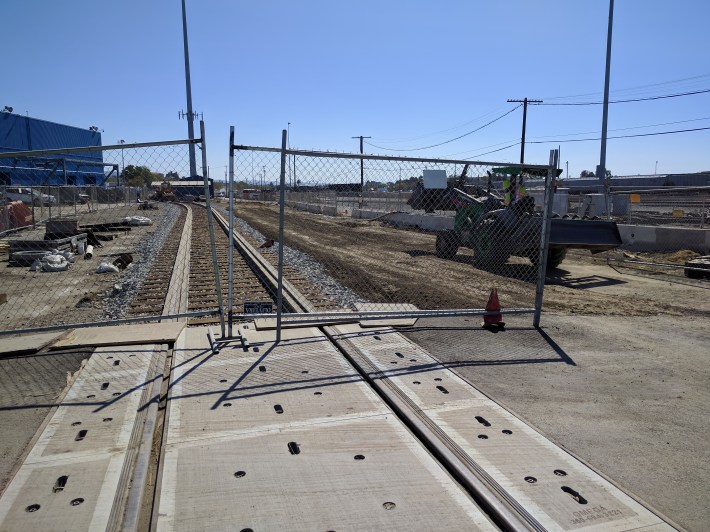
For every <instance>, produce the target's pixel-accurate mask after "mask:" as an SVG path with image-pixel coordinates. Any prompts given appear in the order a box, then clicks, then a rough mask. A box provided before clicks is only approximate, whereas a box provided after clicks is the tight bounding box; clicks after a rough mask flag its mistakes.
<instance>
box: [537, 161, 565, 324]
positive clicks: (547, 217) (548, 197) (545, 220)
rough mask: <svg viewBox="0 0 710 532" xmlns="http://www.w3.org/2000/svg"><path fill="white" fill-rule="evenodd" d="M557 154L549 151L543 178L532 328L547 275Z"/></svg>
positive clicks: (540, 311)
mask: <svg viewBox="0 0 710 532" xmlns="http://www.w3.org/2000/svg"><path fill="white" fill-rule="evenodd" d="M558 158H559V152H558V151H557V150H550V167H549V169H548V171H547V177H546V178H545V200H544V202H543V211H542V227H541V230H540V255H539V260H538V263H539V265H538V272H537V288H536V291H535V314H534V317H533V326H534V327H536V328H537V327H539V326H540V314H541V313H542V296H543V292H544V291H545V276H546V274H547V255H548V250H549V241H550V222H551V221H552V179H553V175H554V177H555V178H556V177H557V161H558Z"/></svg>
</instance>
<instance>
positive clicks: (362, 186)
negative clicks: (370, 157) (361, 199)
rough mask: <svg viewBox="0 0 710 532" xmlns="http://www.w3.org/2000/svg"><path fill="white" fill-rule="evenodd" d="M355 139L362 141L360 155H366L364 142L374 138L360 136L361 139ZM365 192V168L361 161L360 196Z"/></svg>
mask: <svg viewBox="0 0 710 532" xmlns="http://www.w3.org/2000/svg"><path fill="white" fill-rule="evenodd" d="M352 138H354V139H360V154H361V155H362V154H363V153H365V152H364V151H363V150H364V148H363V140H364V139H371V138H372V137H364V136H362V135H360V136H359V137H352ZM364 191H365V166H364V165H363V160H362V159H360V195H362V194H363V192H364Z"/></svg>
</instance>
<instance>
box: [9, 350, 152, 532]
mask: <svg viewBox="0 0 710 532" xmlns="http://www.w3.org/2000/svg"><path fill="white" fill-rule="evenodd" d="M165 355H166V352H165V350H162V349H160V348H159V346H154V345H145V346H135V347H131V348H126V349H120V348H115V347H111V348H109V347H105V348H99V349H97V350H96V351H95V352H94V354H93V355H92V356H91V358H90V359H89V361H88V362H87V364H86V365H85V366H84V367H83V368H82V369H81V370H80V373H79V375H78V377H77V378H76V380H75V381H74V383H73V385H72V387H71V388H70V390H69V391H68V392H67V394H66V396H65V398H64V400H63V401H62V403H61V404H60V405H59V406H58V407H57V409H56V411H55V412H54V414H53V416H52V418H51V419H50V420H49V422H48V423H47V425H46V426H45V427H44V430H43V431H42V433H41V434H40V435H39V438H38V439H37V442H36V444H35V445H34V447H33V448H32V449H31V450H30V452H29V454H28V455H27V457H26V459H25V461H24V463H23V464H22V466H21V467H20V469H19V470H18V472H17V474H16V475H15V477H14V478H13V479H12V481H11V482H10V484H9V485H8V487H7V489H6V490H5V492H4V493H3V496H2V498H0V530H3V531H5V530H9V531H11V530H107V529H112V528H113V527H117V526H120V522H121V519H122V515H123V509H124V508H123V504H124V502H125V497H126V495H127V493H128V489H129V481H130V478H131V475H132V470H133V464H134V459H135V456H136V453H137V451H138V443H139V441H140V438H141V436H142V428H143V424H144V422H145V416H146V409H145V408H144V407H145V406H146V405H147V404H148V403H149V402H150V401H151V399H152V397H151V395H150V394H151V388H152V386H151V383H152V382H153V380H154V378H156V375H159V374H162V371H163V367H164V363H165Z"/></svg>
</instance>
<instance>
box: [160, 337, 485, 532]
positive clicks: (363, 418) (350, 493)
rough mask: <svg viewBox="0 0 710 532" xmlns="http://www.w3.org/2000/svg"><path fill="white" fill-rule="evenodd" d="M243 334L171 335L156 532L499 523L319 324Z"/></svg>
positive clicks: (411, 527) (420, 527)
mask: <svg viewBox="0 0 710 532" xmlns="http://www.w3.org/2000/svg"><path fill="white" fill-rule="evenodd" d="M240 332H241V333H243V338H244V344H242V343H241V342H238V341H235V342H232V343H229V344H227V345H223V346H222V348H221V350H220V352H219V353H218V354H213V353H211V350H210V347H209V343H208V340H207V335H206V330H205V329H188V330H186V331H185V333H184V334H183V335H182V336H181V337H180V339H179V340H178V342H177V345H176V349H175V353H174V357H175V359H174V370H173V373H172V375H171V383H170V395H169V402H168V408H169V413H168V428H167V441H166V445H165V452H164V455H163V471H162V478H161V487H160V497H159V500H158V502H157V513H158V519H157V528H158V529H159V530H202V529H210V530H243V529H253V530H275V529H289V530H355V529H369V530H392V529H407V530H425V529H429V530H431V529H436V528H441V529H452V530H463V529H466V530H495V527H494V526H493V525H492V524H491V523H490V521H489V520H488V518H487V517H485V516H484V515H483V513H482V512H481V511H480V509H479V508H478V506H477V505H476V504H475V503H474V502H473V500H472V499H471V498H470V497H469V495H468V494H467V493H466V492H465V491H464V490H462V489H461V487H460V486H459V485H458V484H457V483H456V482H455V481H454V480H453V479H452V478H451V476H450V475H449V474H448V473H447V472H446V471H445V470H444V469H443V468H442V467H441V465H440V464H439V463H438V462H436V461H435V460H434V458H433V457H432V456H431V455H430V454H429V452H428V451H427V450H426V449H425V448H424V447H423V446H422V445H421V443H420V442H418V441H417V440H416V439H415V438H414V437H413V435H412V434H411V433H410V432H409V431H408V429H406V428H405V427H404V425H403V424H402V422H401V421H400V420H398V419H397V418H396V416H394V415H393V413H392V412H391V410H389V408H387V407H386V406H385V405H384V403H383V402H382V401H381V400H380V399H379V398H378V397H377V395H376V394H375V393H374V392H373V391H372V389H371V388H370V387H369V386H368V385H367V384H366V383H365V381H364V380H363V379H362V377H361V376H360V375H359V374H357V372H356V371H355V370H354V369H353V368H352V367H351V366H350V365H349V364H347V363H346V361H345V359H344V357H343V356H342V354H341V353H339V352H338V351H337V350H336V349H335V348H334V347H333V346H332V344H330V343H329V342H328V341H327V340H326V338H325V336H324V335H323V334H322V333H320V332H319V331H318V330H317V329H313V328H306V329H289V330H284V331H282V341H281V343H280V344H278V345H274V343H273V342H274V337H275V332H274V331H256V330H254V329H241V330H240ZM262 368H263V369H262ZM221 381H224V382H221Z"/></svg>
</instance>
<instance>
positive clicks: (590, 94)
mask: <svg viewBox="0 0 710 532" xmlns="http://www.w3.org/2000/svg"><path fill="white" fill-rule="evenodd" d="M707 77H710V74H701V75H699V76H691V77H689V78H680V79H673V80H670V81H661V82H658V83H649V84H646V85H636V86H635V87H628V88H626V89H616V90H614V91H612V92H614V93H615V94H618V93H621V92H632V91H638V90H641V89H648V88H652V87H660V86H661V85H672V84H674V83H680V82H683V81H692V80H698V79H703V78H707ZM598 94H599V92H587V93H582V94H569V95H567V96H544V97H543V99H544V100H563V99H567V98H580V97H582V96H596V95H598Z"/></svg>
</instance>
